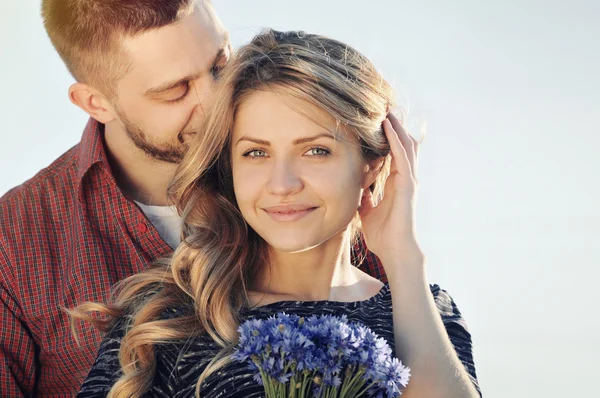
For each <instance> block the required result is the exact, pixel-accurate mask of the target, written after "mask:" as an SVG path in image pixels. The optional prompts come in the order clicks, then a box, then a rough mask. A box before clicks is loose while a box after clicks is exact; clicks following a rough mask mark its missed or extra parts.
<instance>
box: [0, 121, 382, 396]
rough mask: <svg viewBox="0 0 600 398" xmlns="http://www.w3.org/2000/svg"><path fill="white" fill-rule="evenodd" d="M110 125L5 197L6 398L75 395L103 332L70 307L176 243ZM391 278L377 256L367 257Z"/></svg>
mask: <svg viewBox="0 0 600 398" xmlns="http://www.w3.org/2000/svg"><path fill="white" fill-rule="evenodd" d="M103 130H104V126H103V125H101V124H99V123H98V122H96V121H95V120H93V119H91V120H90V122H89V123H88V125H87V127H86V129H85V131H84V134H83V137H82V140H81V142H80V143H79V144H78V145H76V146H75V147H74V148H72V149H71V150H69V151H68V152H66V153H65V154H64V155H62V156H61V157H60V158H59V159H57V160H56V161H55V162H54V163H53V164H52V165H50V166H49V167H48V168H46V169H44V170H42V171H41V172H40V173H38V174H37V175H36V176H35V177H33V178H32V179H31V180H29V181H27V182H25V183H24V184H23V185H21V186H18V187H16V188H14V189H12V190H11V191H9V192H8V193H7V194H6V195H5V196H4V197H2V198H1V199H0V276H1V278H0V338H1V340H0V396H1V397H18V396H31V395H34V394H35V395H37V396H53V397H70V396H73V395H74V394H75V393H76V392H77V390H78V389H79V386H80V385H81V383H82V382H83V380H84V379H85V376H86V375H87V373H88V370H89V369H90V368H91V366H92V363H93V360H94V358H95V357H96V352H97V349H98V346H99V344H100V341H101V335H100V333H99V332H98V331H96V330H94V329H93V328H91V327H89V326H85V327H84V326H82V325H79V326H78V330H77V333H78V335H79V336H80V339H81V346H78V345H77V343H76V342H75V340H74V337H73V335H72V333H71V330H70V323H69V318H68V316H67V315H66V314H65V313H64V312H63V311H62V310H61V308H62V307H64V308H74V307H76V306H77V305H78V304H80V303H82V302H85V301H96V302H105V301H106V300H107V299H108V297H109V292H110V288H111V286H112V285H114V284H115V283H116V282H117V281H119V280H121V279H123V278H125V277H127V276H130V275H132V274H134V273H137V272H140V271H143V270H144V269H146V268H147V267H148V265H149V264H150V263H151V262H152V261H153V260H154V259H156V258H158V257H161V256H164V255H167V254H169V253H170V252H171V248H170V247H169V246H168V245H167V244H166V243H165V242H164V241H163V240H162V239H161V237H160V236H159V234H158V232H157V231H156V230H155V228H154V227H153V225H152V224H151V223H150V222H149V220H148V219H147V218H146V216H145V215H144V213H143V212H142V211H141V210H140V208H139V207H138V206H137V205H136V204H135V203H134V202H133V201H131V200H130V199H128V198H126V197H125V196H124V195H123V193H122V192H121V191H120V189H119V188H118V187H117V184H116V182H115V179H114V177H113V175H112V174H111V169H110V165H109V163H108V161H107V158H106V153H105V149H104V144H103ZM363 264H364V267H363V268H364V269H365V271H366V272H368V273H369V274H371V275H373V276H374V277H377V278H379V279H381V280H385V274H384V273H383V268H381V266H380V265H379V262H378V261H377V259H376V257H375V256H374V255H372V254H368V255H367V258H366V261H365V262H364V263H363Z"/></svg>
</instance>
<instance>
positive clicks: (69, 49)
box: [42, 0, 196, 96]
mask: <svg viewBox="0 0 600 398" xmlns="http://www.w3.org/2000/svg"><path fill="white" fill-rule="evenodd" d="M195 3H196V0H42V17H43V19H44V26H45V28H46V32H47V33H48V36H49V37H50V41H51V42H52V44H53V45H54V48H56V51H57V52H58V54H59V55H60V57H61V58H62V60H63V61H64V63H65V65H66V66H67V69H68V70H69V72H71V75H73V77H74V78H75V80H77V81H79V82H83V83H87V84H89V85H91V86H94V87H95V88H97V89H99V90H100V91H102V92H103V93H104V94H105V95H108V96H112V95H114V94H115V83H116V82H117V81H118V80H119V79H120V78H121V77H122V76H123V75H124V74H125V73H126V72H127V69H128V67H129V64H128V60H127V56H126V54H125V53H124V50H123V48H122V47H121V43H120V41H121V39H122V38H124V37H132V36H135V35H137V34H139V33H143V32H146V31H148V30H152V29H156V28H160V27H163V26H167V25H170V24H172V23H174V22H176V21H178V20H180V19H181V18H183V17H185V16H187V15H189V14H191V13H192V12H193V10H194V5H195Z"/></svg>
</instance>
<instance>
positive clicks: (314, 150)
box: [306, 148, 331, 156]
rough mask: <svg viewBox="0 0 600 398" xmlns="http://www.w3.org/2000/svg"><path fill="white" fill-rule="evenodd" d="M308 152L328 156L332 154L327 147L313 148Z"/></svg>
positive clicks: (311, 154)
mask: <svg viewBox="0 0 600 398" xmlns="http://www.w3.org/2000/svg"><path fill="white" fill-rule="evenodd" d="M306 153H307V154H309V155H310V156H327V155H329V154H331V152H330V151H329V150H327V149H325V148H311V149H309V150H308V152H306Z"/></svg>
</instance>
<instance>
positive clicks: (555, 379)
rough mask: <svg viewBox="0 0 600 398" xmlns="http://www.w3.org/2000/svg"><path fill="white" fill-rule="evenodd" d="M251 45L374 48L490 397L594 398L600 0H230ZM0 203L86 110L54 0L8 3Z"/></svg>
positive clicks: (240, 35)
mask: <svg viewBox="0 0 600 398" xmlns="http://www.w3.org/2000/svg"><path fill="white" fill-rule="evenodd" d="M214 3H215V6H216V9H217V11H218V13H219V15H220V16H221V19H222V20H223V22H224V24H225V26H226V27H228V29H229V30H230V34H231V36H232V40H233V43H234V45H235V46H236V47H238V46H239V45H241V44H243V43H246V42H247V41H249V40H250V38H251V37H252V36H253V35H254V34H255V33H257V32H258V31H260V29H261V28H262V27H274V28H279V29H283V30H290V29H302V30H305V31H308V32H311V33H321V34H326V35H329V36H331V37H334V38H336V39H339V40H342V41H345V42H347V43H348V44H350V45H353V46H355V47H356V48H357V49H358V50H360V51H362V52H363V53H365V54H366V55H367V56H369V57H370V58H371V59H372V60H373V61H374V62H375V64H376V65H377V66H378V67H379V68H380V69H381V70H382V71H383V72H384V74H385V76H386V77H387V78H388V79H389V80H390V81H391V82H392V83H393V85H394V87H395V88H396V89H397V90H398V93H399V95H400V96H401V97H402V98H403V102H404V103H405V104H408V105H410V108H411V112H412V115H413V116H414V120H415V121H420V122H421V124H422V123H423V122H426V124H427V132H428V136H427V138H426V140H425V142H424V144H423V147H422V152H421V161H420V181H421V191H420V201H419V208H418V216H419V219H418V226H419V237H420V241H421V242H422V246H423V248H424V250H425V252H426V254H427V256H428V263H429V276H430V281H431V282H435V283H438V284H440V285H441V286H442V287H443V288H445V289H446V290H448V291H449V292H450V294H452V295H453V297H454V299H455V300H456V302H457V303H458V305H459V308H460V309H461V310H462V312H463V315H464V316H465V318H466V320H467V322H468V324H469V326H470V330H471V333H472V335H473V341H474V345H475V361H476V366H477V371H478V375H479V379H480V383H481V386H482V388H483V392H484V396H485V397H487V398H499V397H523V398H528V397H548V398H554V397H557V398H558V397H561V398H562V397H582V396H591V395H593V394H595V393H593V391H596V390H597V383H596V379H597V378H598V371H599V370H600V366H599V365H598V363H599V357H598V355H600V321H598V319H597V318H598V315H597V312H598V310H597V308H598V299H599V298H600V297H599V294H598V288H597V286H596V284H597V283H598V279H599V277H600V270H599V269H598V267H599V266H600V244H599V243H598V240H599V239H600V209H599V208H598V204H599V203H600V184H599V180H600V178H599V174H600V155H599V154H598V147H599V146H600V138H599V135H600V122H599V117H600V111H599V109H598V108H599V107H600V94H599V93H600V44H599V43H598V41H599V40H600V23H599V22H598V21H600V2H597V1H593V0H588V1H582V0H571V1H569V2H567V1H554V0H546V1H542V0H539V1H534V0H520V1H517V0H507V1H496V2H492V1H475V0H472V1H466V0H457V1H453V2H449V1H430V0H419V1H416V0H414V1H392V0H386V1H384V0H370V1H351V0H327V1H325V0H319V1H315V0H306V1H299V0H295V1H287V0H270V1H268V0H264V1H247V0H236V1H234V0H215V1H214ZM0 60H1V62H0V87H1V88H2V91H3V92H2V95H1V96H0V116H1V119H0V120H1V121H2V129H1V131H2V132H1V133H0V134H1V138H0V194H2V193H4V192H6V191H7V190H8V189H10V188H11V187H13V186H15V185H17V184H20V183H22V182H23V181H24V180H26V179H28V178H30V177H31V176H33V175H34V174H35V173H36V172H37V171H38V170H40V169H41V168H43V167H45V166H47V165H48V164H49V163H50V162H51V161H52V160H54V159H55V158H57V157H58V156H59V155H60V154H62V153H63V152H64V151H66V150H67V149H68V148H70V147H71V146H73V145H75V144H76V143H77V142H78V140H79V139H80V136H81V133H82V130H83V127H84V125H85V122H86V119H87V117H86V115H85V114H84V113H83V112H82V111H80V110H79V109H78V108H76V107H75V106H73V105H71V103H70V102H69V101H68V98H67V88H68V86H69V84H71V83H72V78H71V77H70V76H69V74H68V73H67V71H66V69H65V67H64V66H63V64H62V62H61V61H60V59H59V57H58V55H56V53H55V52H54V49H53V48H52V46H51V45H50V42H49V40H48V39H47V37H46V34H45V32H44V30H43V27H42V21H41V18H40V16H39V0H20V1H9V0H1V1H0Z"/></svg>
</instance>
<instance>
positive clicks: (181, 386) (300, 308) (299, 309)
mask: <svg viewBox="0 0 600 398" xmlns="http://www.w3.org/2000/svg"><path fill="white" fill-rule="evenodd" d="M431 293H432V294H433V297H434V300H435V303H436V305H437V308H438V310H439V312H440V316H441V317H442V320H443V322H444V325H445V327H446V330H447V332H448V336H449V337H450V341H451V342H452V345H453V346H454V348H455V350H456V353H457V354H458V357H459V359H460V360H461V362H462V363H463V365H464V366H465V369H466V370H467V372H468V373H469V376H470V378H471V381H472V382H473V384H474V385H475V388H476V389H477V391H480V389H479V385H478V382H477V376H476V373H475V365H474V363H473V351H472V343H471V335H470V334H469V332H468V331H467V326H466V324H465V322H464V320H463V318H462V316H461V314H460V312H459V311H458V308H457V307H456V304H455V303H454V301H453V300H452V298H451V297H450V295H449V294H448V293H447V292H446V291H444V290H442V289H440V287H439V286H437V285H431ZM280 312H285V313H287V314H295V315H298V316H303V317H309V316H311V315H323V314H328V315H335V316H341V315H346V316H347V317H348V321H349V322H361V323H363V324H364V325H366V326H368V327H369V328H371V330H373V332H375V333H377V334H378V335H379V336H381V337H383V338H385V339H386V340H387V341H388V343H389V345H390V347H391V348H392V349H393V348H394V328H393V322H392V297H391V294H390V289H389V285H387V284H386V285H384V286H383V287H382V289H381V290H380V291H379V293H378V294H377V295H375V296H373V297H371V298H370V299H368V300H365V301H359V302H351V303H345V302H337V301H326V300H325V301H280V302H276V303H273V304H268V305H265V306H262V307H257V308H251V309H246V310H244V311H243V312H242V314H241V315H242V321H243V320H245V319H250V318H260V319H264V318H268V317H270V316H272V315H275V314H277V313H280ZM177 315H178V314H177V310H175V309H174V310H171V311H170V314H169V315H168V317H171V316H174V317H175V316H177ZM123 325H124V322H120V323H117V325H116V326H115V328H114V329H113V330H112V331H111V332H110V333H109V334H108V335H107V336H106V337H105V339H104V341H103V342H102V344H101V346H100V350H99V353H98V357H97V359H96V362H95V363H94V366H93V367H92V369H91V371H90V373H89V375H88V377H87V379H86V380H85V382H84V384H83V386H82V388H81V391H80V392H79V394H78V395H77V396H78V397H79V398H85V397H105V396H106V395H107V394H108V391H109V390H110V388H111V387H112V385H113V384H114V383H115V382H116V381H117V379H118V378H119V377H120V375H121V373H120V365H119V359H118V353H119V347H120V344H121V339H122V338H123V335H124V334H125V327H124V326H123ZM220 350H221V347H220V346H219V345H218V344H216V343H215V342H214V341H213V340H212V339H211V338H210V337H209V336H206V335H204V336H201V337H197V338H195V339H193V340H191V341H185V342H181V343H177V344H163V345H159V346H156V347H155V355H156V362H157V363H156V373H155V377H154V381H153V384H152V387H151V388H150V390H149V391H148V392H147V393H146V395H145V396H147V397H177V398H183V397H186V398H187V397H195V390H196V383H197V381H198V379H199V377H200V375H201V374H202V372H203V370H204V369H205V367H206V366H207V364H208V363H209V362H210V360H211V359H212V358H214V356H215V355H216V354H217V353H218V352H219V351H220ZM200 393H201V397H202V398H225V397H240V398H258V397H264V392H263V387H262V386H260V385H258V384H257V383H256V382H255V381H254V380H253V375H252V374H251V373H250V371H249V370H248V369H247V367H246V365H245V364H242V363H239V362H232V363H230V364H229V365H227V366H225V367H223V368H221V369H220V370H219V371H218V372H216V373H213V374H212V375H211V376H209V377H208V379H207V380H205V381H204V383H203V384H202V386H201V389H200Z"/></svg>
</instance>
